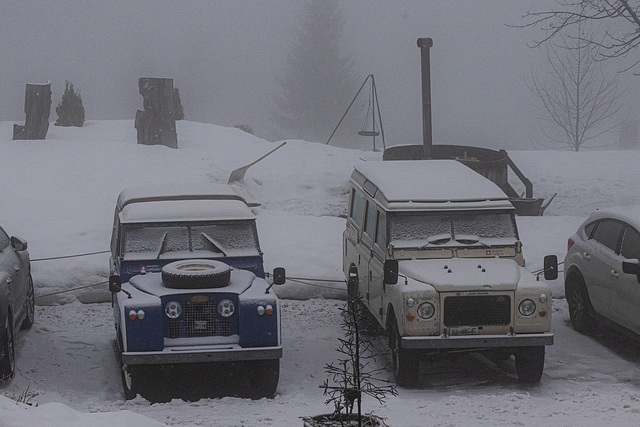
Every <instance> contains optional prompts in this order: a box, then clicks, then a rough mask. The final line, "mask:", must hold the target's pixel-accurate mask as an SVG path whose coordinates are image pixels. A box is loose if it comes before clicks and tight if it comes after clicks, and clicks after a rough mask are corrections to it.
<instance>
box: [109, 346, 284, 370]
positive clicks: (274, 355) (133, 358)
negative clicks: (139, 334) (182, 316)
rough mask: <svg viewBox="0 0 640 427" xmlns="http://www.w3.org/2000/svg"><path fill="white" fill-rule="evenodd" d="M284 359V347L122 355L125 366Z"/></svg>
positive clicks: (183, 348) (171, 349)
mask: <svg viewBox="0 0 640 427" xmlns="http://www.w3.org/2000/svg"><path fill="white" fill-rule="evenodd" d="M281 357H282V347H281V346H277V347H255V348H242V347H240V346H238V345H223V346H180V347H167V348H165V349H164V350H162V351H141V352H124V353H122V363H124V364H125V365H165V364H179V363H207V362H243V361H250V360H269V359H279V358H281Z"/></svg>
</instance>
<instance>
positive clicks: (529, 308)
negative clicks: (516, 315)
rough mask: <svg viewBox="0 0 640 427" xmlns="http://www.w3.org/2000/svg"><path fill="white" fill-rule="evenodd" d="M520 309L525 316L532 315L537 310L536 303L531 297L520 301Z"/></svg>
mask: <svg viewBox="0 0 640 427" xmlns="http://www.w3.org/2000/svg"><path fill="white" fill-rule="evenodd" d="M518 311H519V312H520V314H522V315H523V316H531V315H532V314H533V313H534V312H535V311H536V303H535V302H533V301H532V300H530V299H526V300H524V301H522V302H521V303H520V305H519V306H518Z"/></svg>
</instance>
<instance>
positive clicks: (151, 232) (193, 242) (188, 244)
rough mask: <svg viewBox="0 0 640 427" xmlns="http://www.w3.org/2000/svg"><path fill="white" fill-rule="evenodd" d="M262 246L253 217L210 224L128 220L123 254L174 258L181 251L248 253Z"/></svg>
mask: <svg viewBox="0 0 640 427" xmlns="http://www.w3.org/2000/svg"><path fill="white" fill-rule="evenodd" d="M259 250H260V248H259V245H258V238H257V233H256V230H255V224H254V222H253V221H234V222H224V223H215V224H213V223H209V224H129V225H126V226H125V228H124V236H123V255H125V256H135V257H138V256H144V257H145V258H157V259H160V258H172V257H177V256H180V253H181V252H190V253H199V252H202V254H201V255H202V256H209V257H210V256H214V255H212V254H215V256H247V255H255V254H256V253H258V252H259Z"/></svg>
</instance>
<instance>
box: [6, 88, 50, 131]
mask: <svg viewBox="0 0 640 427" xmlns="http://www.w3.org/2000/svg"><path fill="white" fill-rule="evenodd" d="M24 112H25V114H26V119H25V123H24V126H20V125H17V124H14V125H13V139H45V138H46V136H47V131H48V130H49V114H50V113H51V82H46V83H42V84H35V83H27V88H26V90H25V97H24Z"/></svg>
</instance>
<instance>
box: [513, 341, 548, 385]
mask: <svg viewBox="0 0 640 427" xmlns="http://www.w3.org/2000/svg"><path fill="white" fill-rule="evenodd" d="M543 370H544V346H543V345H540V346H535V347H518V348H517V349H516V372H517V373H518V381H520V382H522V383H537V382H538V381H540V378H542V371H543Z"/></svg>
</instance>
